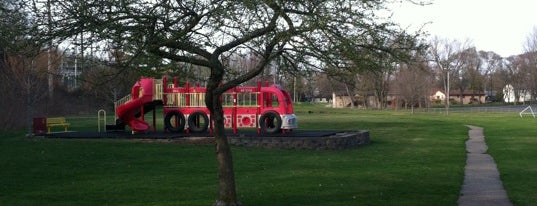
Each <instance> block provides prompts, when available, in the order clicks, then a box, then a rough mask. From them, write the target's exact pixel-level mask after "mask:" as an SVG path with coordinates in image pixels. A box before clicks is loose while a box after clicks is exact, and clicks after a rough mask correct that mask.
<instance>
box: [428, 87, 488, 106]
mask: <svg viewBox="0 0 537 206" xmlns="http://www.w3.org/2000/svg"><path fill="white" fill-rule="evenodd" d="M429 99H430V100H431V101H432V102H435V103H441V104H444V103H445V99H446V93H444V91H441V90H437V91H436V92H435V93H434V94H432V95H431V96H430V98H429ZM449 99H450V101H452V102H456V103H458V104H476V103H477V104H481V103H485V101H486V95H485V92H482V91H471V90H464V91H463V92H461V91H460V90H450V91H449Z"/></svg>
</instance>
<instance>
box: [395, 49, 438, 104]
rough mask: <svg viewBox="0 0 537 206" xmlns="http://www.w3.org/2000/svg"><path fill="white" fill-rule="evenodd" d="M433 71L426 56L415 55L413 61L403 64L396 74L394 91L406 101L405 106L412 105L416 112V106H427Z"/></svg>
mask: <svg viewBox="0 0 537 206" xmlns="http://www.w3.org/2000/svg"><path fill="white" fill-rule="evenodd" d="M432 74H433V71H432V70H431V69H430V67H428V65H427V62H426V61H425V57H424V56H421V55H419V54H417V55H415V56H414V58H413V61H410V62H408V63H404V64H401V65H400V66H399V69H398V71H397V74H396V79H395V82H394V85H395V88H394V91H396V92H397V94H398V97H400V98H401V100H403V101H404V104H405V107H408V106H410V109H411V113H412V114H414V108H415V107H416V106H418V107H422V106H425V105H423V104H426V103H427V102H428V96H429V95H430V92H431V85H432V82H431V77H432V76H433V75H432Z"/></svg>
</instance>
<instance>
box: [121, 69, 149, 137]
mask: <svg viewBox="0 0 537 206" xmlns="http://www.w3.org/2000/svg"><path fill="white" fill-rule="evenodd" d="M131 95H132V100H130V101H128V102H127V103H125V104H123V105H120V106H118V108H117V109H116V114H117V116H118V118H119V119H120V120H121V121H122V122H123V123H125V124H127V125H129V127H131V129H132V131H134V132H145V131H147V130H149V124H148V123H147V122H145V121H143V120H141V119H138V118H136V114H137V113H139V112H140V108H143V107H144V105H145V104H148V103H151V102H152V101H153V79H148V78H142V79H140V81H138V82H137V83H136V84H135V85H134V86H133V87H132V94H131Z"/></svg>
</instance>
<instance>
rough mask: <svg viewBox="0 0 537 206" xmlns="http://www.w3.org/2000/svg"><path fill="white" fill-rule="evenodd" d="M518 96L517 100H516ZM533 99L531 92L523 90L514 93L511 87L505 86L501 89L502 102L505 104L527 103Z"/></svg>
mask: <svg viewBox="0 0 537 206" xmlns="http://www.w3.org/2000/svg"><path fill="white" fill-rule="evenodd" d="M517 96H518V98H517ZM532 99H533V97H532V95H531V92H530V91H528V90H524V89H519V90H516V91H515V88H514V87H513V85H510V84H508V85H505V87H504V88H503V101H504V102H507V103H514V102H527V101H531V100H532Z"/></svg>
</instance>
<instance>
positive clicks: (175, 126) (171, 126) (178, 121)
mask: <svg viewBox="0 0 537 206" xmlns="http://www.w3.org/2000/svg"><path fill="white" fill-rule="evenodd" d="M172 118H173V120H175V123H172ZM164 126H165V127H166V130H168V131H170V132H173V133H178V132H182V131H184V130H185V116H184V115H183V113H181V112H180V111H172V112H169V113H168V114H166V116H165V117H164Z"/></svg>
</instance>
